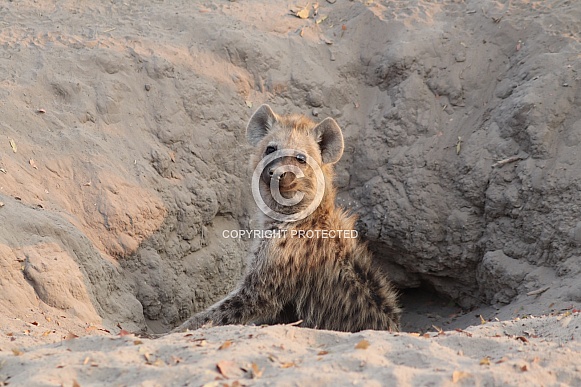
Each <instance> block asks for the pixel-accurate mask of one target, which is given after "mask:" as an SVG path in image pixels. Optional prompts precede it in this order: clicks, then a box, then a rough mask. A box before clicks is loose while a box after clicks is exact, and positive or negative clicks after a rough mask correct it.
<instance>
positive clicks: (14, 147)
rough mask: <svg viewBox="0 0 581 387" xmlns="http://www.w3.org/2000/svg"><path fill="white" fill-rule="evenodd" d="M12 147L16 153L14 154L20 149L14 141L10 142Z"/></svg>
mask: <svg viewBox="0 0 581 387" xmlns="http://www.w3.org/2000/svg"><path fill="white" fill-rule="evenodd" d="M10 146H11V147H12V150H13V151H14V153H16V151H17V150H18V148H17V147H16V142H15V141H14V140H12V139H11V140H10Z"/></svg>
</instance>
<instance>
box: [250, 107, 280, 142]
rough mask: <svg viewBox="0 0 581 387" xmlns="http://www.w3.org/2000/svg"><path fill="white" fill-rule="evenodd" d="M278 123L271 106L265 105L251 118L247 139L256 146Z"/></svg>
mask: <svg viewBox="0 0 581 387" xmlns="http://www.w3.org/2000/svg"><path fill="white" fill-rule="evenodd" d="M275 122H276V114H275V113H274V112H273V111H272V109H271V108H270V106H268V105H266V104H264V105H262V106H261V107H259V108H258V110H256V111H255V112H254V114H253V115H252V117H250V121H248V125H247V126H246V138H247V139H248V142H249V143H250V144H251V145H252V146H256V145H257V144H258V143H259V142H260V140H262V139H263V138H264V136H266V134H267V133H268V131H269V130H271V129H272V127H273V126H274V123H275Z"/></svg>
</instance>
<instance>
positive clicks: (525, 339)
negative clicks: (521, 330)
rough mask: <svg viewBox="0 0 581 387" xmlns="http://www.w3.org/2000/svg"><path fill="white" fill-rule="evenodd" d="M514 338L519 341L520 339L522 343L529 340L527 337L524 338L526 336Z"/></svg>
mask: <svg viewBox="0 0 581 387" xmlns="http://www.w3.org/2000/svg"><path fill="white" fill-rule="evenodd" d="M515 339H517V340H520V341H522V342H523V343H528V342H529V339H527V338H526V337H524V336H517V337H515Z"/></svg>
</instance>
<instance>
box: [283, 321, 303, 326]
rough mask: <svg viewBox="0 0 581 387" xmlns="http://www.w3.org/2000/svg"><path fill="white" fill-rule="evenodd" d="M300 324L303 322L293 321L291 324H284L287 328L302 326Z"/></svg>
mask: <svg viewBox="0 0 581 387" xmlns="http://www.w3.org/2000/svg"><path fill="white" fill-rule="evenodd" d="M302 322H303V320H299V321H295V322H293V323H290V324H286V326H287V327H294V326H296V325H300V324H302Z"/></svg>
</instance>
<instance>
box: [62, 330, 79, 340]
mask: <svg viewBox="0 0 581 387" xmlns="http://www.w3.org/2000/svg"><path fill="white" fill-rule="evenodd" d="M77 337H79V336H77V335H75V334H74V333H73V332H70V331H69V333H67V336H66V338H65V340H73V339H76V338H77Z"/></svg>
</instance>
